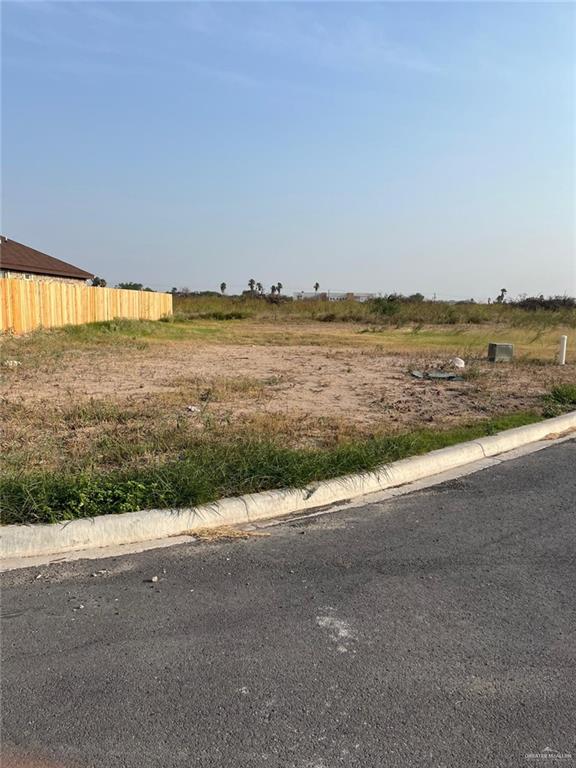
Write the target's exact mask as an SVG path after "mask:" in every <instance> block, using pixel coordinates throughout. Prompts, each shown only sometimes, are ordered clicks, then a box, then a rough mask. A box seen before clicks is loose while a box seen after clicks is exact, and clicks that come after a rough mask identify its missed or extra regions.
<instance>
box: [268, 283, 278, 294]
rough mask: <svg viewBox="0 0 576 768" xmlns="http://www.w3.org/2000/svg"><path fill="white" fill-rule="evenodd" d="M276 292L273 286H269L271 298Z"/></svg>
mask: <svg viewBox="0 0 576 768" xmlns="http://www.w3.org/2000/svg"><path fill="white" fill-rule="evenodd" d="M277 290H278V289H277V288H276V286H275V285H272V286H270V293H271V294H272V296H274V294H275V293H276V291H277Z"/></svg>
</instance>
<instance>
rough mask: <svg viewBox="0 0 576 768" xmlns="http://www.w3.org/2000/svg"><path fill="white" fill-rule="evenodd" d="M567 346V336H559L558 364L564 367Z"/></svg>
mask: <svg viewBox="0 0 576 768" xmlns="http://www.w3.org/2000/svg"><path fill="white" fill-rule="evenodd" d="M567 346H568V336H560V354H559V355H558V362H559V363H560V365H566V347H567Z"/></svg>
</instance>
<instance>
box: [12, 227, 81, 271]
mask: <svg viewBox="0 0 576 768" xmlns="http://www.w3.org/2000/svg"><path fill="white" fill-rule="evenodd" d="M0 269H6V270H8V271H10V270H12V271H14V272H32V273H34V274H36V275H50V276H51V277H72V278H75V279H76V280H88V279H90V278H92V277H94V275H93V274H92V273H91V272H86V271H85V270H84V269H80V268H79V267H75V266H74V265H73V264H68V262H66V261H62V260H61V259H56V258H54V256H48V254H47V253H42V251H37V250H35V249H34V248H30V247H29V246H27V245H22V243H17V242H16V240H9V239H8V238H7V237H4V235H1V236H0Z"/></svg>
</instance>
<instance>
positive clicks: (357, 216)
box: [2, 1, 576, 298]
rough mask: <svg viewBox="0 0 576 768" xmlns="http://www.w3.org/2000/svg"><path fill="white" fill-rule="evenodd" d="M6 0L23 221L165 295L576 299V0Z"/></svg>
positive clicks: (32, 235) (12, 152)
mask: <svg viewBox="0 0 576 768" xmlns="http://www.w3.org/2000/svg"><path fill="white" fill-rule="evenodd" d="M2 5H3V25H2V36H3V54H2V56H3V80H4V82H3V85H4V87H3V110H2V123H3V126H2V127H3V163H2V170H3V203H4V206H3V220H2V230H3V233H4V234H6V235H7V236H8V237H12V238H13V239H15V240H20V241H22V242H24V243H27V244H29V245H32V246H34V247H36V248H39V249H40V250H44V251H46V252H48V253H50V254H52V255H54V256H58V257H60V258H63V259H65V260H68V261H72V262H74V263H76V264H77V265H78V266H81V267H84V268H87V269H89V270H90V271H93V272H96V273H97V274H99V275H102V276H103V277H105V278H106V279H107V280H108V282H109V283H110V284H112V283H116V282H118V281H120V280H134V281H137V282H144V283H146V284H149V285H151V286H152V287H155V288H158V289H161V288H170V287H171V286H178V287H180V286H187V287H189V288H191V289H193V290H200V289H208V288H210V289H218V286H219V284H220V282H221V281H225V282H226V283H227V284H228V286H229V288H230V289H231V290H234V289H236V290H239V289H242V288H243V287H245V285H246V282H247V281H248V279H249V278H251V277H253V278H255V279H256V280H260V281H261V282H263V283H264V285H265V286H269V285H271V283H272V282H274V283H275V282H278V281H281V282H282V283H283V284H284V286H285V289H286V290H288V291H291V290H299V289H305V290H311V288H312V285H313V284H314V282H316V280H318V281H319V282H320V284H321V286H322V288H323V289H332V290H365V291H382V292H390V291H401V292H403V293H412V292H415V291H421V292H422V293H424V294H426V295H428V296H431V295H432V294H433V293H436V294H437V295H438V297H446V298H458V297H465V298H468V297H470V296H474V297H477V298H486V297H487V296H495V295H496V294H497V293H498V291H499V289H500V288H502V287H506V288H507V289H508V291H509V292H510V294H511V295H516V294H520V293H524V292H527V293H540V292H542V293H545V294H548V293H564V292H567V293H571V294H575V293H576V262H575V258H576V257H575V222H574V205H575V169H576V164H575V119H574V118H575V98H576V93H575V75H574V64H575V58H574V57H575V15H576V9H575V6H574V5H573V4H571V3H564V4H561V3H551V2H543V3H522V2H517V3H499V2H484V3H471V2H465V1H462V2H455V3H436V2H425V3H417V2H403V3H360V2H354V3H343V2H339V3H328V2H322V3H308V2H300V3H275V2H268V3H247V2H234V3H192V2H190V3H183V2H182V3H172V2H126V3H122V2H108V3H93V2H54V3H49V2H27V3H24V2H4V3H3V4H2Z"/></svg>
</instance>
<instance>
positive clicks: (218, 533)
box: [178, 525, 270, 543]
mask: <svg viewBox="0 0 576 768" xmlns="http://www.w3.org/2000/svg"><path fill="white" fill-rule="evenodd" d="M178 535H179V536H193V537H194V538H195V539H198V541H207V542H211V543H214V542H219V541H230V540H231V539H252V538H262V537H266V536H270V534H269V533H265V532H264V531H246V530H244V529H243V528H234V527H233V526H231V525H219V526H216V527H215V528H210V527H206V528H194V529H193V530H191V531H184V533H183V534H178Z"/></svg>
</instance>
